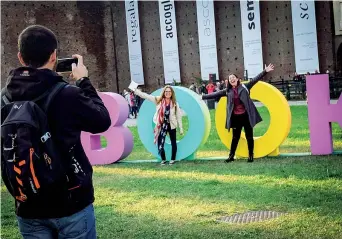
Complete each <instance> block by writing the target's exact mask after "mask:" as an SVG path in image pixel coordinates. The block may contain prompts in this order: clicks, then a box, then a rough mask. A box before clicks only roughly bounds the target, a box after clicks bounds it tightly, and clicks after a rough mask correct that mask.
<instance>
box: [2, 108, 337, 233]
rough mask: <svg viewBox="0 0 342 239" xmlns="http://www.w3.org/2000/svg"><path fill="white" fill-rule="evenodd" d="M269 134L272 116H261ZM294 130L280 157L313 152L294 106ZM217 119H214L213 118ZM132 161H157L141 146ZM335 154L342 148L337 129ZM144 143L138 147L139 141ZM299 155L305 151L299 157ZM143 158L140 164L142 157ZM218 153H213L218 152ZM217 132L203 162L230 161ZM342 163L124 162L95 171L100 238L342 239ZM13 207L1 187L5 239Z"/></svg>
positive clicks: (327, 159)
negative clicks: (263, 216)
mask: <svg viewBox="0 0 342 239" xmlns="http://www.w3.org/2000/svg"><path fill="white" fill-rule="evenodd" d="M260 111H261V113H262V115H263V117H264V119H265V122H264V123H262V124H260V125H258V127H257V128H256V130H255V132H256V134H262V132H265V131H266V127H267V117H266V115H267V112H266V110H265V109H264V108H262V109H260ZM291 111H292V121H293V124H292V129H291V133H290V135H289V137H288V139H287V140H286V141H285V143H284V144H283V145H282V147H281V152H297V151H299V152H307V151H309V143H308V142H309V141H308V140H309V138H308V137H309V136H308V129H307V119H305V118H306V117H307V116H306V107H302V106H297V107H292V108H291ZM211 114H212V119H214V117H213V112H211ZM131 130H132V131H133V133H134V135H135V140H136V142H135V147H134V151H133V153H132V154H133V156H130V157H129V158H130V159H141V158H148V157H149V158H152V157H151V156H150V155H149V154H148V153H147V152H146V150H145V149H143V146H142V145H141V142H140V141H139V140H137V137H136V135H137V132H136V128H135V127H133V128H131ZM333 130H334V140H335V143H334V146H335V149H337V150H341V149H342V136H341V128H338V125H334V127H333ZM138 141H139V142H138ZM297 149H298V150H297ZM139 150H141V151H142V152H144V153H143V154H142V155H143V156H140V154H139V157H138V152H139ZM211 151H213V153H212V152H211ZM226 154H227V152H226V149H225V148H224V146H223V145H222V144H221V143H220V141H219V139H218V136H217V134H216V130H215V127H212V131H211V134H210V137H209V139H208V142H207V143H206V144H205V145H204V146H202V148H201V149H200V150H199V155H200V156H201V157H207V156H217V155H218V156H219V155H226ZM341 179H342V157H341V155H334V156H307V157H274V158H262V159H257V160H256V161H255V162H254V163H252V164H248V163H246V160H237V161H236V162H233V163H230V164H224V163H223V162H222V160H211V161H204V160H194V161H187V162H184V161H183V162H180V163H177V164H175V165H173V166H168V165H167V166H159V165H158V164H157V163H120V164H113V165H108V166H96V167H94V187H95V197H96V201H95V210H96V217H97V220H96V221H97V231H98V238H102V239H107V238H206V239H207V238H251V239H252V238H270V239H278V238H300V239H303V238H308V239H312V238H317V239H318V238H327V239H328V238H329V239H330V238H336V239H340V238H342V213H341V209H342V180H341ZM13 206H14V204H13V200H12V198H11V197H10V195H9V194H8V193H7V191H6V189H5V188H4V186H3V187H2V188H1V224H2V225H1V226H2V230H1V238H6V239H12V238H20V237H19V233H18V229H17V224H16V219H15V216H14V210H13V209H14V208H13ZM259 210H270V211H277V212H283V213H286V215H284V216H281V217H279V218H277V219H272V220H267V221H264V222H254V223H249V224H228V223H222V222H217V221H216V220H217V219H218V218H219V217H221V216H228V215H233V214H235V213H243V212H248V211H259Z"/></svg>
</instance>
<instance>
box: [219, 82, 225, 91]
mask: <svg viewBox="0 0 342 239" xmlns="http://www.w3.org/2000/svg"><path fill="white" fill-rule="evenodd" d="M224 88H225V87H224V80H221V82H220V89H219V90H223V89H224Z"/></svg>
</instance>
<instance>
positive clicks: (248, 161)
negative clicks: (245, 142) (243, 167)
mask: <svg viewBox="0 0 342 239" xmlns="http://www.w3.org/2000/svg"><path fill="white" fill-rule="evenodd" d="M253 161H254V156H253V154H250V155H249V157H248V160H247V163H253Z"/></svg>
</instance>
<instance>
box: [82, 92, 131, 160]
mask: <svg viewBox="0 0 342 239" xmlns="http://www.w3.org/2000/svg"><path fill="white" fill-rule="evenodd" d="M99 96H100V97H101V99H102V100H103V103H104V104H105V106H106V107H107V109H108V111H109V114H110V118H111V120H112V125H111V126H110V128H109V129H108V130H107V131H106V132H104V133H102V134H90V133H87V132H82V134H81V140H82V145H83V148H84V151H85V152H86V154H87V156H88V158H89V161H90V163H91V164H92V165H97V164H111V163H114V162H117V161H119V160H121V159H124V158H125V157H127V156H128V155H129V154H130V153H131V152H132V149H133V136H132V133H131V131H129V129H128V128H126V127H124V126H123V123H125V121H126V119H127V116H128V104H127V101H126V100H125V98H123V97H122V96H121V95H119V94H115V93H99ZM101 135H103V136H104V137H105V138H106V139H107V147H106V148H102V146H101Z"/></svg>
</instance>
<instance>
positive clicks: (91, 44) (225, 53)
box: [1, 1, 336, 92]
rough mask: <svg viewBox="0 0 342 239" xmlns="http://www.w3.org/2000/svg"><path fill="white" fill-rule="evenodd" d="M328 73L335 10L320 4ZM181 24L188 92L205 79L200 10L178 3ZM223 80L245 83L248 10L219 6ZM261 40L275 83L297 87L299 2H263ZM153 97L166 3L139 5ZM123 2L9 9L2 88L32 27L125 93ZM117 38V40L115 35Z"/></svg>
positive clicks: (98, 82) (4, 11)
mask: <svg viewBox="0 0 342 239" xmlns="http://www.w3.org/2000/svg"><path fill="white" fill-rule="evenodd" d="M315 4H316V18H317V21H316V22H317V39H318V49H319V61H320V70H321V71H325V70H327V69H329V71H330V72H334V67H335V65H336V60H335V58H336V56H335V55H336V53H334V30H333V24H332V2H316V3H315ZM175 8H176V22H177V34H178V46H179V59H180V70H181V78H182V84H184V85H186V86H187V85H189V84H190V83H191V82H192V81H193V78H192V76H193V75H200V57H199V49H198V46H199V45H198V31H197V16H196V4H195V2H194V1H192V2H190V1H184V2H183V1H177V2H176V3H175ZM214 9H215V21H216V22H215V24H216V36H217V37H216V38H217V53H218V54H217V55H218V66H219V78H220V79H224V78H225V77H227V76H228V75H229V73H236V74H238V75H239V76H242V75H243V70H244V66H243V49H242V32H241V16H240V3H239V2H238V1H216V2H214ZM260 11H261V25H262V28H261V32H262V44H263V57H264V63H270V62H272V63H274V64H275V65H276V67H277V68H276V71H274V72H273V73H272V74H271V75H269V76H267V78H266V80H267V81H270V82H275V81H280V80H281V79H284V80H288V79H292V75H293V73H294V71H295V62H294V51H293V35H292V34H293V33H292V18H291V2H289V1H286V2H280V1H274V2H270V1H262V2H260ZM139 17H140V31H141V46H142V56H143V67H144V75H145V87H144V88H145V90H147V91H152V90H154V89H156V88H158V87H160V86H162V85H164V79H163V74H164V71H163V58H162V49H161V41H160V23H159V10H158V3H157V2H155V1H143V2H139ZM125 18H126V16H125V4H124V2H123V1H115V2H114V1H113V2H100V1H97V2H80V1H77V2H29V1H25V2H1V20H2V23H1V24H2V25H1V42H2V44H1V53H2V55H1V62H2V64H1V78H2V80H1V82H2V84H4V83H5V81H6V76H7V75H8V73H9V71H10V70H11V69H13V68H15V67H18V66H19V62H18V60H17V56H16V55H17V38H18V35H19V33H20V32H21V31H22V30H23V29H24V28H25V27H26V26H28V25H30V24H42V25H45V26H47V27H49V28H50V29H51V30H53V31H54V32H55V33H56V35H57V37H58V40H59V51H58V54H59V56H61V57H68V56H71V55H72V54H73V53H79V54H81V55H84V58H85V60H84V61H85V64H86V65H87V66H88V68H89V72H90V76H91V80H92V81H93V82H94V85H95V87H97V88H99V89H100V90H103V91H105V90H106V91H115V92H118V91H119V92H122V91H123V89H124V88H127V86H128V85H129V82H130V70H129V59H128V45H127V30H126V20H125ZM113 31H114V32H113Z"/></svg>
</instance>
